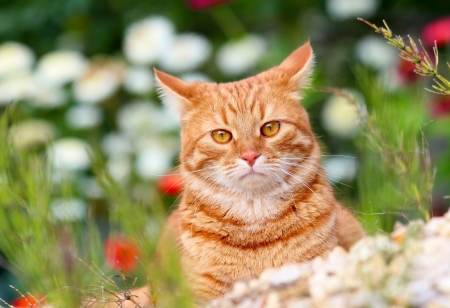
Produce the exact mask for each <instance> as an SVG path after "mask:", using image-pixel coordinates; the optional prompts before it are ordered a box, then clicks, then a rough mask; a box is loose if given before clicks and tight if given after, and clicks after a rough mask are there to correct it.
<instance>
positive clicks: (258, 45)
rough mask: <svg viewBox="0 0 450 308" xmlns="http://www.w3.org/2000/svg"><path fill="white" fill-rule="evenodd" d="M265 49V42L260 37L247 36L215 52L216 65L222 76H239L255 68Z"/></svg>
mask: <svg viewBox="0 0 450 308" xmlns="http://www.w3.org/2000/svg"><path fill="white" fill-rule="evenodd" d="M266 48H267V44H266V41H265V40H264V39H263V38H262V37H261V36H258V35H247V36H246V37H244V38H242V39H240V40H237V41H232V42H228V43H226V44H225V45H223V46H222V47H221V48H220V49H219V51H218V52H217V56H216V63H217V66H218V67H219V69H220V71H221V72H222V73H223V74H224V75H227V76H237V75H241V74H243V73H245V72H247V71H248V70H249V69H251V68H253V67H254V66H255V64H256V63H257V62H258V61H259V60H260V59H261V58H262V57H263V56H264V54H265V53H266Z"/></svg>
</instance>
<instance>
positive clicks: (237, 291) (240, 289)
mask: <svg viewBox="0 0 450 308" xmlns="http://www.w3.org/2000/svg"><path fill="white" fill-rule="evenodd" d="M246 293H247V285H246V284H245V283H244V282H242V281H238V282H236V283H235V284H234V286H233V290H232V291H231V294H230V296H231V298H233V299H238V298H241V297H243V296H244V295H245V294H246Z"/></svg>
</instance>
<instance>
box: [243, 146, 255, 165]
mask: <svg viewBox="0 0 450 308" xmlns="http://www.w3.org/2000/svg"><path fill="white" fill-rule="evenodd" d="M259 155H260V154H258V152H256V150H255V149H250V150H244V152H242V156H241V158H242V159H243V160H245V161H247V163H248V165H249V166H250V167H252V166H253V165H254V164H255V161H256V159H257V158H258V157H259Z"/></svg>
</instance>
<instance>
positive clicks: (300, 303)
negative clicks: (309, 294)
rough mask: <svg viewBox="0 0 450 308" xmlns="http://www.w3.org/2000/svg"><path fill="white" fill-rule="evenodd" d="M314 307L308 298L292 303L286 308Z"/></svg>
mask: <svg viewBox="0 0 450 308" xmlns="http://www.w3.org/2000/svg"><path fill="white" fill-rule="evenodd" d="M312 307H313V305H312V303H311V300H310V299H308V298H301V299H296V300H293V301H290V302H289V303H288V304H287V305H286V308H312Z"/></svg>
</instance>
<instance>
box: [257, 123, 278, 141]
mask: <svg viewBox="0 0 450 308" xmlns="http://www.w3.org/2000/svg"><path fill="white" fill-rule="evenodd" d="M279 130H280V122H278V121H272V122H269V123H266V124H264V125H263V126H262V127H261V134H263V135H264V136H266V137H272V136H274V135H275V134H276V133H278V131H279Z"/></svg>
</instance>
